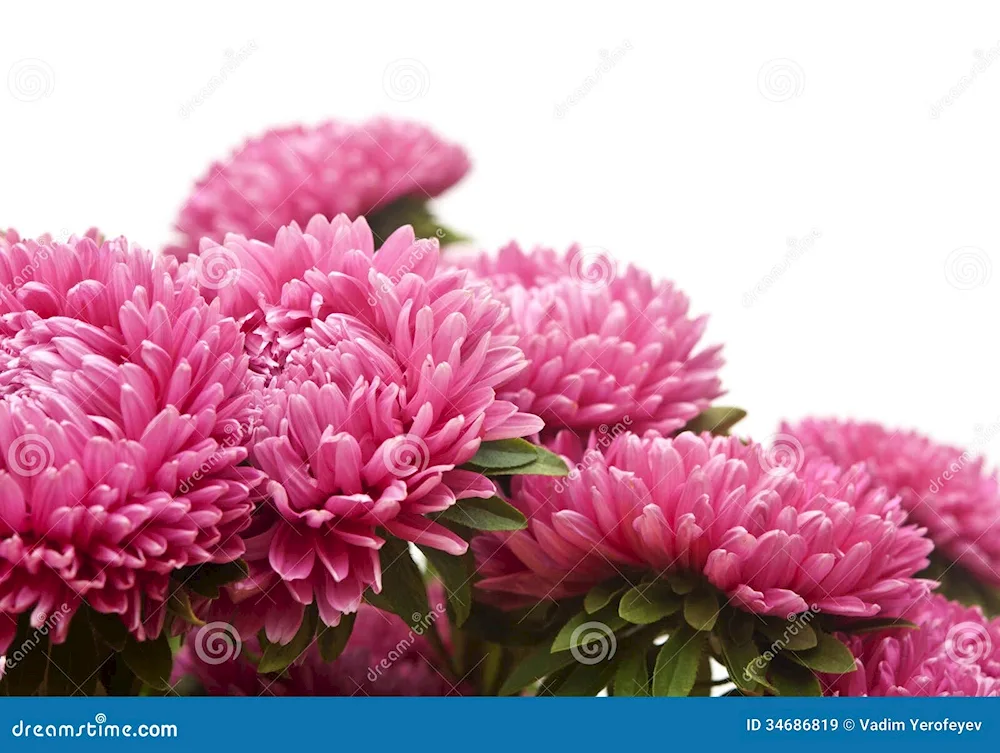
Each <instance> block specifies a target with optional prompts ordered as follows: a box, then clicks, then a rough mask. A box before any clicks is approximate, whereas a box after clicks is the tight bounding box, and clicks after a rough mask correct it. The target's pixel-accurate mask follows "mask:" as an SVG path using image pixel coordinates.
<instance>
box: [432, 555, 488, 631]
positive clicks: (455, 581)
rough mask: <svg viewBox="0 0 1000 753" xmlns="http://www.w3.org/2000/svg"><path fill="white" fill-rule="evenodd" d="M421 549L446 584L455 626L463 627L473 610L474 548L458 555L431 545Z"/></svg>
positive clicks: (445, 587)
mask: <svg viewBox="0 0 1000 753" xmlns="http://www.w3.org/2000/svg"><path fill="white" fill-rule="evenodd" d="M420 551H421V552H423V554H424V556H425V557H426V558H427V561H428V562H429V563H430V565H431V567H432V568H434V572H436V573H437V574H438V577H439V578H440V579H441V582H442V583H443V584H444V589H445V591H446V592H447V594H448V604H450V605H451V611H452V615H453V616H454V621H455V626H456V627H461V626H462V625H463V624H465V621H466V620H467V619H468V617H469V612H470V611H471V610H472V580H473V577H474V576H475V573H476V558H475V555H473V553H472V549H469V550H467V551H466V552H465V554H461V555H458V556H457V557H456V556H454V555H451V554H446V553H445V552H442V551H441V550H440V549H432V548H431V547H420Z"/></svg>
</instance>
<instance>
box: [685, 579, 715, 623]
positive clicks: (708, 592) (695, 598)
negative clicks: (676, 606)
mask: <svg viewBox="0 0 1000 753" xmlns="http://www.w3.org/2000/svg"><path fill="white" fill-rule="evenodd" d="M718 618H719V597H718V596H717V595H716V593H715V590H714V589H712V588H699V589H697V590H695V591H692V592H691V593H689V594H688V595H687V597H685V599H684V619H685V620H686V621H687V624H688V625H690V626H691V627H693V628H694V629H695V630H711V629H712V628H713V627H715V621H716V620H717V619H718Z"/></svg>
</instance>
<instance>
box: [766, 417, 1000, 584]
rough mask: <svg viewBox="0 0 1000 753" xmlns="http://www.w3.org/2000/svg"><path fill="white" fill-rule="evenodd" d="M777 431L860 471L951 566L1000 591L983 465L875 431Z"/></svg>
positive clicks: (824, 426) (993, 517)
mask: <svg viewBox="0 0 1000 753" xmlns="http://www.w3.org/2000/svg"><path fill="white" fill-rule="evenodd" d="M781 431H782V433H783V434H784V435H787V436H788V437H791V438H792V439H793V440H794V441H796V442H798V443H800V446H801V447H802V448H803V449H804V451H805V453H806V454H809V453H811V452H814V453H817V454H822V455H825V456H826V457H829V458H830V459H831V460H833V461H834V462H836V463H839V464H841V465H850V464H853V463H864V464H865V465H866V466H867V468H868V472H869V473H870V474H871V475H872V477H873V479H874V480H875V482H876V483H878V484H879V485H880V486H885V487H887V488H888V490H889V493H890V494H894V495H896V494H898V495H899V496H900V497H901V498H902V500H903V506H904V507H905V508H906V509H907V511H908V512H909V514H910V516H911V518H912V519H913V520H914V521H916V522H917V523H919V524H920V525H922V526H924V527H926V528H927V530H928V531H929V535H930V537H931V539H932V540H933V541H934V545H935V547H936V548H937V549H939V550H940V551H941V552H943V553H944V554H945V556H946V557H947V558H948V559H949V560H951V561H953V562H958V563H959V564H960V565H962V566H963V567H965V568H966V569H967V570H969V571H970V572H972V573H973V574H974V575H975V576H976V577H977V578H979V579H980V580H982V581H985V582H987V583H990V584H993V585H997V586H1000V481H998V478H997V475H996V473H995V472H987V470H986V468H985V462H984V460H983V459H982V458H977V457H973V456H972V455H971V454H970V453H969V452H967V451H964V450H962V449H961V448H958V447H948V446H947V445H939V444H935V443H934V442H932V441H930V440H929V439H927V438H926V437H923V436H921V435H920V434H917V433H916V432H912V431H891V430H889V429H886V428H884V427H882V426H879V425H878V424H874V423H858V422H854V421H832V420H831V421H824V420H815V419H810V420H806V421H803V422H802V423H800V424H798V425H797V426H790V425H787V424H786V425H784V426H783V427H782V429H781Z"/></svg>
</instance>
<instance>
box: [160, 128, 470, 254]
mask: <svg viewBox="0 0 1000 753" xmlns="http://www.w3.org/2000/svg"><path fill="white" fill-rule="evenodd" d="M468 169H469V160H468V157H466V154H465V151H464V150H463V149H462V148H461V147H459V146H457V145H456V144H452V143H450V142H447V141H444V140H443V139H441V138H440V137H439V136H438V135H437V134H435V133H433V132H432V131H430V130H429V129H427V128H425V127H424V126H422V125H419V124H417V123H409V122H406V121H399V120H391V119H388V118H378V119H375V120H370V121H368V122H366V123H361V124H358V125H354V124H349V123H343V122H338V121H328V122H325V123H321V124H320V125H318V126H314V127H305V126H292V127H289V128H279V129H275V130H272V131H268V132H267V133H265V134H264V135H262V136H259V137H257V138H254V139H250V140H249V141H247V142H246V143H245V144H244V145H243V146H242V147H240V148H239V149H238V150H237V151H236V152H234V153H233V154H232V155H231V156H230V157H229V159H227V160H226V161H225V162H217V163H215V164H214V165H212V167H211V168H210V169H209V171H208V174H207V175H206V176H205V177H204V178H202V179H201V180H200V181H198V184H197V187H196V188H195V191H194V194H193V195H192V196H191V197H190V198H189V199H188V200H187V202H186V203H185V205H184V207H183V209H182V210H181V213H180V217H179V218H178V220H177V230H178V231H179V232H180V233H181V235H182V238H181V240H180V242H179V243H178V245H177V246H176V247H174V248H171V249H168V251H169V252H170V253H173V254H175V255H177V256H179V257H180V258H182V259H184V258H187V256H188V254H196V253H198V243H199V241H200V239H201V238H203V237H205V238H211V239H212V240H214V241H222V239H223V237H224V236H225V235H226V234H227V233H237V234H240V235H245V236H247V237H248V238H256V239H258V240H261V241H264V242H266V243H270V242H272V241H274V238H275V236H276V234H277V232H278V230H279V229H280V228H281V227H282V226H284V225H289V224H291V223H292V222H298V223H301V224H305V223H306V222H308V221H309V218H310V217H312V216H313V215H315V214H323V215H326V216H327V217H333V216H334V215H337V214H342V213H343V214H347V215H349V216H350V217H351V218H354V217H358V216H360V215H363V214H370V213H371V212H373V211H374V210H376V209H379V208H382V207H385V206H386V205H388V204H391V203H392V202H394V201H396V200H397V199H399V198H401V197H406V196H413V197H415V198H417V199H421V200H423V199H426V198H430V197H433V196H437V195H438V194H440V193H442V192H444V191H445V190H447V189H448V188H450V187H451V186H452V185H454V184H455V183H457V182H458V181H459V180H461V178H462V176H464V175H465V173H466V172H467V171H468Z"/></svg>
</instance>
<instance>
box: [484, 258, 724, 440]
mask: <svg viewBox="0 0 1000 753" xmlns="http://www.w3.org/2000/svg"><path fill="white" fill-rule="evenodd" d="M470 266H471V267H472V269H473V270H474V271H475V272H476V274H477V275H479V276H481V277H483V278H484V279H486V280H488V281H489V282H490V284H491V285H492V286H493V288H494V290H495V291H496V292H497V294H498V295H499V296H500V297H501V298H503V300H504V301H505V302H507V303H508V304H509V305H510V308H511V312H512V317H511V321H510V324H509V325H508V327H507V329H506V330H505V331H506V332H509V333H513V334H516V335H517V336H518V337H519V345H520V347H521V348H522V350H524V353H525V355H526V356H527V358H528V359H529V361H530V362H531V365H530V367H529V368H528V369H527V370H525V371H524V372H523V373H522V374H521V375H520V376H518V377H517V378H516V379H515V380H513V381H512V382H511V384H510V385H508V386H507V387H506V388H505V391H504V392H503V393H502V397H503V398H504V399H506V400H510V401H511V402H513V403H516V404H517V405H518V406H519V407H520V408H521V409H522V410H527V411H531V412H533V413H537V414H538V415H539V416H541V417H542V419H543V420H544V421H545V422H546V425H547V426H548V427H549V428H550V429H558V428H570V429H574V430H577V431H587V430H591V429H597V428H599V427H601V426H603V427H605V428H607V427H609V426H614V425H616V424H619V423H622V424H623V426H626V427H629V428H631V429H632V430H633V431H642V430H644V429H656V430H658V431H660V432H663V433H670V432H673V431H675V430H677V429H679V428H680V427H682V426H683V425H684V424H685V423H687V422H688V421H689V420H690V419H692V418H694V417H695V416H697V415H698V414H699V413H701V412H702V411H703V410H704V409H705V408H707V407H708V406H709V404H710V403H711V401H712V400H713V399H714V398H716V397H718V396H720V395H721V394H722V389H721V384H720V381H719V377H718V370H719V367H720V366H721V365H722V358H721V356H720V350H721V348H720V347H719V346H716V347H710V348H706V349H700V350H699V349H698V343H699V340H700V339H701V336H702V333H703V332H704V330H705V325H706V321H707V320H706V318H705V317H699V318H696V319H695V318H691V317H690V316H689V315H688V299H687V296H685V295H684V294H683V293H682V292H681V291H679V290H678V289H677V288H676V287H674V284H673V283H671V282H660V283H657V282H654V281H653V280H652V279H651V278H650V277H649V275H647V274H646V273H645V272H643V271H641V270H639V269H636V268H634V267H631V266H629V267H628V268H627V269H625V270H624V272H623V273H621V274H619V270H618V269H617V268H616V264H615V261H614V260H613V258H612V257H611V256H610V255H608V254H607V252H605V251H603V250H602V249H596V250H595V249H580V248H578V247H575V246H574V247H573V248H571V249H570V250H569V252H568V253H567V254H566V255H565V256H560V255H558V254H556V253H555V252H554V251H551V250H549V249H537V250H535V251H534V252H532V253H530V254H528V253H525V252H524V251H522V250H521V249H520V248H519V247H518V246H517V245H516V244H510V245H509V246H507V247H505V248H503V249H501V251H500V253H499V256H498V257H497V258H496V259H492V258H490V257H489V256H487V255H482V256H480V257H479V258H478V259H476V260H474V261H473V263H472V264H471V265H470Z"/></svg>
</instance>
